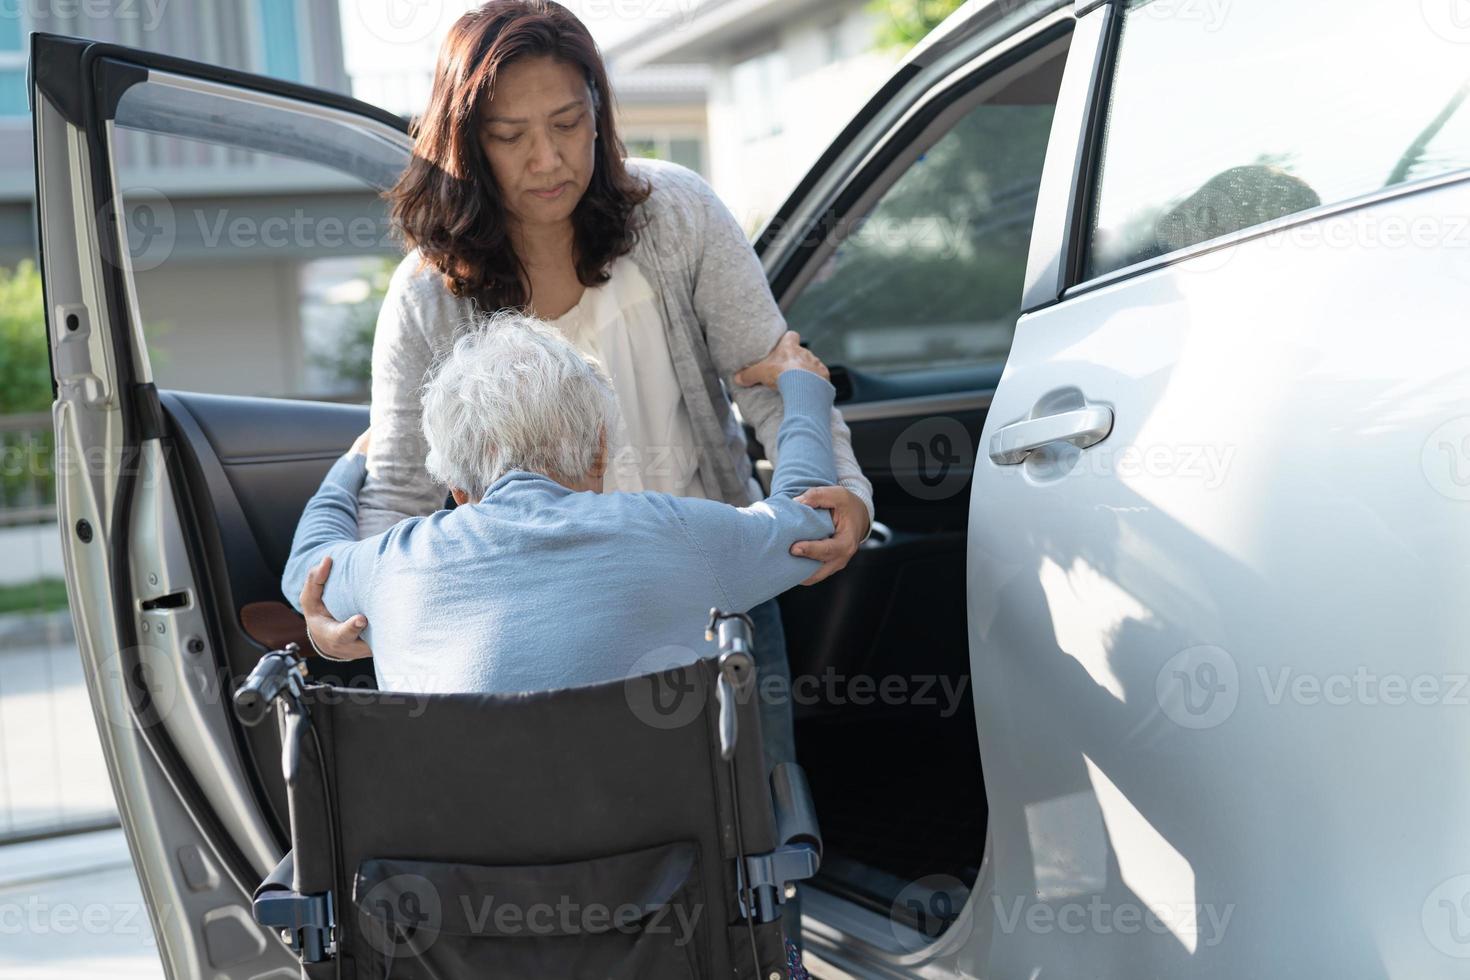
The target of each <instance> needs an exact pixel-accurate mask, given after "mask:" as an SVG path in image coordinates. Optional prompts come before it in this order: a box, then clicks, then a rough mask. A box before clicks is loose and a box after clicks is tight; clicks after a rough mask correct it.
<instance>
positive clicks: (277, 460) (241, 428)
mask: <svg viewBox="0 0 1470 980" xmlns="http://www.w3.org/2000/svg"><path fill="white" fill-rule="evenodd" d="M30 64H31V66H32V67H31V79H30V91H31V101H32V106H33V112H34V120H35V155H36V181H37V201H38V206H39V215H40V237H41V258H42V270H43V275H44V282H45V303H46V321H47V331H48V335H49V339H50V348H51V357H52V366H53V370H54V376H55V385H56V400H55V406H54V420H55V432H56V444H57V447H58V451H57V459H58V462H59V465H58V468H57V469H58V472H57V498H58V508H59V511H60V514H59V519H60V526H61V528H62V533H63V535H64V539H65V541H64V547H63V553H64V556H65V566H66V579H67V589H68V594H69V597H70V601H71V609H72V614H73V618H74V621H75V625H76V635H77V641H78V644H79V646H80V650H81V655H82V658H83V661H84V665H85V669H86V673H87V679H88V686H89V689H90V694H91V699H92V704H93V709H94V713H95V715H96V719H97V725H98V730H99V732H100V734H101V739H102V744H103V749H104V754H105V756H106V760H107V764H108V768H109V770H110V772H111V776H112V782H113V789H114V793H115V796H116V799H117V805H118V809H119V812H120V815H121V818H122V822H123V825H124V828H125V830H126V833H127V837H128V841H129V845H130V848H131V850H132V855H133V859H134V863H135V865H136V867H137V869H138V874H139V879H140V883H141V885H142V889H143V892H144V896H145V898H146V900H147V902H148V906H149V909H150V913H151V916H152V921H153V928H154V933H155V935H156V936H157V940H158V946H159V950H160V953H161V955H162V957H163V959H164V962H165V966H166V968H167V970H168V973H169V975H170V976H174V977H196V976H197V977H203V976H212V977H221V976H227V977H247V976H248V977H256V976H264V975H267V974H273V973H274V972H275V971H284V972H283V973H282V975H285V974H288V973H294V972H295V969H296V967H295V960H294V958H293V957H292V956H291V955H290V954H289V953H288V951H287V949H286V947H285V946H284V945H283V944H281V943H280V942H278V941H277V939H276V937H275V936H273V935H271V934H269V933H267V932H266V931H264V930H262V929H261V928H260V927H259V926H257V925H256V924H255V922H254V921H253V920H252V918H251V913H250V895H251V892H252V890H253V889H254V887H255V886H256V885H257V884H258V883H259V882H260V879H261V878H262V877H263V876H264V874H265V873H266V872H267V871H269V870H270V869H271V868H272V867H273V866H274V865H275V863H276V861H277V860H278V859H279V857H280V855H281V853H282V851H283V848H284V843H285V839H286V838H285V835H284V828H285V826H286V820H285V816H286V815H285V812H284V804H285V797H284V792H283V787H282V785H281V783H280V777H279V747H278V742H277V740H276V733H275V732H274V731H273V730H271V728H270V726H262V727H261V728H258V729H251V730H250V732H249V735H248V736H247V735H246V734H244V733H243V732H242V730H241V729H240V728H239V727H238V726H237V725H236V724H235V723H234V721H233V719H232V718H231V717H230V715H229V703H230V700H229V694H230V692H231V691H232V689H233V687H234V685H235V683H236V682H237V681H238V680H239V679H240V678H242V677H243V676H244V675H245V674H246V673H247V672H248V671H249V669H250V667H251V666H253V664H254V663H255V661H256V659H257V658H258V657H259V655H260V654H261V653H262V652H263V650H264V647H263V646H262V645H261V644H259V643H257V642H256V641H254V640H252V639H251V637H250V636H249V635H247V634H246V632H245V631H244V629H243V628H242V625H241V610H243V609H245V608H246V607H247V606H249V605H250V604H252V603H258V602H273V601H279V599H280V595H279V580H280V579H279V576H280V570H281V567H282V565H283V564H284V560H285V557H286V552H287V550H288V549H289V545H290V540H291V535H292V532H293V530H294V527H295V524H296V518H297V516H298V515H299V514H300V511H301V508H302V506H303V505H304V502H305V500H306V499H307V498H308V497H309V496H310V494H311V492H312V491H313V490H314V489H315V487H316V485H317V483H318V482H319V480H320V478H321V475H322V474H323V473H324V472H325V470H326V469H327V467H328V466H329V465H330V463H331V462H332V460H333V459H334V458H336V457H337V456H338V455H340V453H341V452H342V451H343V449H344V448H345V447H346V446H347V445H348V444H349V443H350V442H351V440H352V438H353V436H354V435H355V434H356V433H357V432H360V431H361V430H362V429H363V428H365V427H366V423H367V411H366V409H365V408H363V407H361V406H344V405H335V404H312V403H302V402H290V401H282V400H267V399H256V398H231V397H221V396H208V395H191V394H186V393H180V392H167V393H165V392H160V391H158V390H157V388H156V387H155V385H154V382H153V369H152V367H151V366H150V358H149V352H148V349H147V346H146V344H145V339H144V338H145V334H144V323H143V322H142V318H141V316H140V312H139V301H138V283H137V276H138V274H139V273H140V271H141V270H142V269H144V268H146V267H151V266H153V265H156V261H157V256H156V254H155V253H154V252H153V251H150V249H156V247H157V246H158V242H157V235H156V234H154V232H157V231H158V230H159V225H158V222H157V221H155V220H152V219H153V218H155V217H156V215H157V214H158V212H159V210H160V209H161V208H164V207H166V206H167V205H168V199H167V197H159V196H158V195H157V194H156V192H154V193H152V194H151V195H150V194H149V193H148V192H147V191H145V190H141V189H140V190H136V191H135V189H134V188H132V187H130V186H127V185H126V184H125V182H124V181H123V180H122V178H121V176H120V174H122V172H123V167H125V166H126V164H127V163H128V161H129V158H130V154H132V155H136V154H137V153H139V152H142V151H140V149H139V146H138V144H137V136H138V134H150V135H151V136H153V137H165V138H167V140H168V141H170V145H171V146H173V147H187V148H191V149H188V150H187V152H185V151H180V153H179V155H178V156H176V157H174V158H172V159H174V161H175V162H176V163H180V164H181V166H179V167H178V168H176V170H177V171H178V172H188V171H189V169H190V168H189V166H188V163H189V161H191V160H194V161H197V160H198V158H197V157H193V156H190V155H189V153H193V152H205V151H202V150H200V149H199V148H200V147H201V146H202V145H207V146H208V147H209V148H210V149H209V150H208V152H213V153H216V154H218V156H219V159H222V160H226V161H236V162H238V160H239V159H240V158H241V155H242V154H256V155H258V156H268V157H269V159H271V160H274V161H278V163H276V164H273V165H272V168H273V169H274V168H276V167H279V168H284V169H285V170H289V169H290V168H292V167H306V168H310V169H313V170H314V171H317V172H326V173H331V174H334V175H335V178H336V180H337V181H338V182H339V183H346V184H350V185H353V186H355V187H357V188H360V189H364V190H367V191H369V192H373V191H380V190H382V189H385V188H387V187H389V186H391V185H392V183H393V182H394V180H395V179H396V177H397V175H398V174H399V173H400V172H401V171H402V169H403V167H404V166H405V164H406V163H407V161H408V159H409V152H410V142H409V139H408V137H407V135H406V133H405V122H404V120H402V119H400V118H398V117H396V116H393V115H391V114H389V113H386V112H383V111H381V110H378V109H375V108H373V107H371V106H368V105H365V104H362V103H360V102H356V101H354V100H352V99H350V98H346V97H344V96H341V95H336V94H332V93H329V92H324V91H318V90H314V89H309V88H304V87H302V86H298V85H292V84H289V83H284V82H280V81H276V80H273V79H267V78H262V77H257V76H252V75H245V74H242V73H239V72H234V71H229V70H224V69H219V68H214V67H211V66H208V65H203V64H196V63H193V62H188V61H183V60H180V59H177V58H172V57H167V56H163V55H157V54H151V53H148V52H143V51H137V50H132V49H128V48H123V47H118V46H114V45H108V44H100V43H93V42H89V41H85V40H81V39H76V38H68V37H60V36H55V35H46V34H36V35H34V36H33V39H32V49H31V61H30ZM130 139H131V140H133V143H132V145H129V140H130ZM140 197H146V198H147V199H146V200H141V201H140V200H139V199H138V198H140ZM176 217H178V219H179V220H178V222H177V226H176V228H175V229H174V230H179V229H182V228H183V227H184V224H185V222H184V220H183V216H182V215H179V216H176ZM162 230H163V231H165V232H168V231H169V230H170V229H169V228H163V229H162ZM241 293H246V291H245V290H240V291H239V292H238V293H236V294H221V295H219V296H218V297H217V300H216V302H215V304H213V305H214V306H215V307H216V308H217V310H218V312H219V315H223V314H224V312H225V311H227V310H228V309H229V308H230V307H231V306H232V305H235V304H247V303H250V302H252V296H250V295H248V294H241ZM207 315H209V314H206V316H207ZM198 326H200V324H197V323H194V324H191V323H187V322H184V323H177V322H176V323H174V324H173V328H174V329H175V330H178V331H188V330H190V329H191V328H195V327H198ZM272 773H275V774H276V775H275V776H274V778H272V776H271V774H272Z"/></svg>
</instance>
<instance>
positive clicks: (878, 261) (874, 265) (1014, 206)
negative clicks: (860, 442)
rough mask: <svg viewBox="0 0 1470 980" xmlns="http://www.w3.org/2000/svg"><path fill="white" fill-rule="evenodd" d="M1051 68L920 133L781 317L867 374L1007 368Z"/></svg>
mask: <svg viewBox="0 0 1470 980" xmlns="http://www.w3.org/2000/svg"><path fill="white" fill-rule="evenodd" d="M1060 68H1061V59H1060V58H1059V57H1058V58H1052V59H1049V60H1048V61H1047V62H1046V63H1045V64H1043V65H1040V66H1038V67H1037V68H1036V70H1035V71H1034V72H1032V73H1030V74H1029V75H1027V76H1026V77H1024V78H1023V79H1021V80H1020V81H1018V82H1016V83H1013V84H1011V85H1007V86H1006V87H1005V88H1004V89H1003V90H1001V91H1000V92H997V93H996V94H995V95H994V96H993V97H991V98H988V99H986V100H985V101H982V102H980V103H978V104H977V105H975V106H974V107H973V108H971V109H970V110H969V111H968V112H966V113H965V114H964V115H963V116H961V117H960V118H959V119H958V121H957V122H956V123H955V124H954V125H953V126H952V127H951V128H950V129H949V130H947V131H944V132H941V133H939V134H930V135H929V136H928V138H929V139H930V140H933V143H932V145H931V146H929V147H928V148H927V149H926V150H925V151H924V152H923V153H922V154H921V155H920V156H919V157H918V159H917V160H915V161H914V162H913V164H911V165H910V166H909V168H908V169H907V170H906V171H905V172H904V173H903V174H902V176H900V177H899V178H898V180H897V181H896V182H895V183H894V184H893V185H892V186H891V187H890V188H888V190H887V191H886V192H885V193H884V194H883V195H882V197H881V198H880V199H879V200H878V202H877V204H876V205H875V206H874V207H873V208H872V209H871V210H870V211H869V212H868V214H867V215H866V216H865V217H863V218H862V219H861V220H860V221H858V222H857V223H856V225H855V227H854V229H853V230H852V232H851V233H850V234H848V235H847V236H846V237H845V238H844V239H843V241H842V242H841V244H840V245H839V246H838V247H837V249H836V250H835V251H834V252H833V253H832V254H831V255H830V256H829V257H828V258H827V259H826V260H825V261H824V262H823V264H822V265H821V267H820V268H819V269H818V270H817V272H816V274H815V276H813V278H812V279H811V281H810V282H808V283H807V285H806V286H805V288H804V289H803V290H802V291H801V293H800V294H799V295H798V296H797V298H796V299H795V301H794V302H792V303H791V305H790V306H789V307H788V309H787V311H786V320H787V323H788V324H789V325H790V327H791V328H792V329H793V330H797V331H800V333H801V334H802V338H803V339H804V340H806V341H808V342H809V343H810V345H811V348H812V350H813V351H815V352H816V353H817V354H818V355H819V356H821V357H822V358H823V359H825V360H827V361H828V363H831V364H840V365H843V366H845V367H849V368H855V369H859V370H862V371H866V372H871V373H875V374H886V373H896V372H904V371H917V370H923V369H928V368H934V367H940V366H943V367H963V366H967V365H976V364H985V363H990V362H995V361H1000V360H1004V359H1005V356H1006V354H1007V353H1008V352H1009V350H1010V346H1011V335H1012V333H1013V331H1014V329H1015V324H1016V318H1017V316H1018V315H1019V311H1020V304H1021V291H1022V285H1023V279H1024V276H1025V271H1026V257H1027V252H1028V249H1029V247H1030V242H1031V226H1032V221H1033V219H1034V217H1035V211H1036V193H1037V186H1038V184H1039V183H1040V180H1041V165H1042V161H1043V158H1044V157H1045V155H1046V145H1047V139H1048V137H1049V135H1050V132H1051V119H1052V113H1053V111H1054V109H1055V106H1056V94H1057V88H1058V86H1059V85H1060Z"/></svg>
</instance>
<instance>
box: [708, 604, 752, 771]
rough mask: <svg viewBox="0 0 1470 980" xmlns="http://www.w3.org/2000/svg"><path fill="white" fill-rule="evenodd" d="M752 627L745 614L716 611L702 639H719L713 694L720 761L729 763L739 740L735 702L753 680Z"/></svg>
mask: <svg viewBox="0 0 1470 980" xmlns="http://www.w3.org/2000/svg"><path fill="white" fill-rule="evenodd" d="M753 629H754V625H753V624H752V623H751V621H750V617H749V616H747V615H745V613H725V612H720V610H718V609H711V610H710V611H709V626H707V627H706V628H705V631H704V638H705V639H706V640H714V639H716V638H718V640H719V645H720V654H719V659H718V660H717V661H716V662H717V663H718V664H719V668H720V678H719V684H718V686H717V687H716V689H715V695H716V697H717V699H718V700H719V703H720V758H721V759H724V760H725V761H727V762H728V761H729V760H730V759H731V758H733V757H734V755H735V742H736V740H737V738H738V737H739V731H738V730H737V725H736V714H735V701H736V698H737V697H743V696H744V695H745V694H746V692H747V690H748V689H749V687H750V685H751V683H752V681H754V679H755V659H754V653H753V647H752V643H751V631H752V630H753Z"/></svg>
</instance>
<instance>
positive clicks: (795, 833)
mask: <svg viewBox="0 0 1470 980" xmlns="http://www.w3.org/2000/svg"><path fill="white" fill-rule="evenodd" d="M771 805H772V807H773V808H774V809H775V811H776V840H777V842H778V843H777V845H776V849H775V850H774V851H771V852H770V853H769V854H753V855H748V856H747V857H746V858H745V888H746V889H748V891H749V898H750V900H749V901H747V900H746V896H745V895H742V896H741V900H740V906H741V912H742V913H743V914H745V915H746V916H748V917H750V918H753V919H755V920H756V921H758V922H771V921H773V920H774V919H775V918H777V916H778V915H779V908H780V906H781V905H784V904H785V903H786V900H787V898H789V897H790V896H791V895H792V894H794V889H795V885H796V882H798V881H805V880H806V879H809V878H814V877H816V874H817V870H818V869H819V868H820V867H821V865H822V832H821V831H820V830H819V829H817V811H816V807H815V806H814V805H813V804H812V792H811V789H810V788H809V787H808V786H807V783H806V773H805V772H804V771H803V770H802V768H801V766H798V765H796V764H795V763H794V762H783V763H781V764H780V765H778V766H776V768H775V769H774V770H772V772H771Z"/></svg>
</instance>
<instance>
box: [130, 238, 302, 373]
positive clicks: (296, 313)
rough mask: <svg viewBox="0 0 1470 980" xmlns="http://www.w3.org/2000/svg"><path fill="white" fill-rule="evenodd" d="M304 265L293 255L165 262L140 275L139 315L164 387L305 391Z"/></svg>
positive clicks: (154, 365) (156, 371)
mask: <svg viewBox="0 0 1470 980" xmlns="http://www.w3.org/2000/svg"><path fill="white" fill-rule="evenodd" d="M299 270H300V265H299V263H298V261H297V260H294V259H292V258H288V257H285V256H283V257H281V258H275V259H248V260H247V259H244V258H239V259H232V260H231V261H229V262H166V263H164V264H163V265H161V266H159V267H158V268H156V269H153V270H150V271H147V272H140V273H139V274H138V311H139V313H140V314H141V315H142V317H143V323H144V324H145V331H146V332H147V334H148V348H149V352H150V355H151V359H152V362H153V377H154V381H155V382H156V383H157V385H158V387H160V388H179V389H183V390H185V391H208V392H213V393H216V394H228V395H291V394H297V393H299V392H300V391H301V385H302V379H303V376H304V370H305V366H304V364H303V358H304V356H305V354H304V351H303V350H302V339H301V306H300V288H301V287H300V282H299V277H300V272H299Z"/></svg>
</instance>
